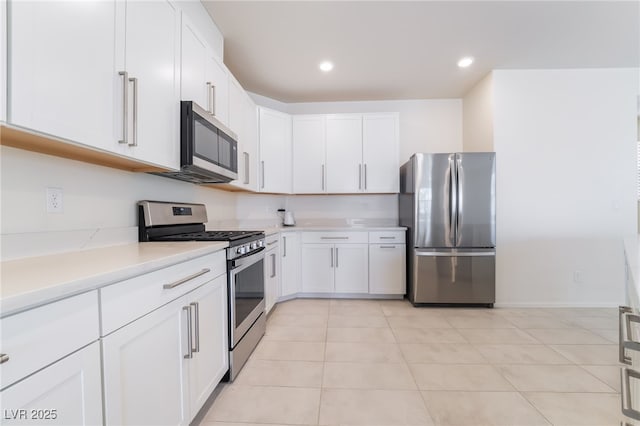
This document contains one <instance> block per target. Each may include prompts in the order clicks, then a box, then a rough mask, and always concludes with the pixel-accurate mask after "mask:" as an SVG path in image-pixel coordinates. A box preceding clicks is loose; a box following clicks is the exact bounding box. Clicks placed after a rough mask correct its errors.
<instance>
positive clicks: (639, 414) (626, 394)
mask: <svg viewBox="0 0 640 426" xmlns="http://www.w3.org/2000/svg"><path fill="white" fill-rule="evenodd" d="M630 377H633V378H634V379H640V373H638V372H637V371H636V370H632V369H631V368H627V367H622V368H620V381H621V383H620V393H621V395H620V396H621V399H622V413H623V414H624V415H625V416H627V417H631V418H632V419H634V420H640V411H638V410H635V409H634V408H633V406H632V403H631V389H630V388H631V386H630V381H631V380H630Z"/></svg>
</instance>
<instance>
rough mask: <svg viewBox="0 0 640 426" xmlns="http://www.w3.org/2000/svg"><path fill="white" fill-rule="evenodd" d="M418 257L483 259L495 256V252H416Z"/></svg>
mask: <svg viewBox="0 0 640 426" xmlns="http://www.w3.org/2000/svg"><path fill="white" fill-rule="evenodd" d="M414 254H415V255H416V256H425V257H436V256H442V257H483V256H495V255H496V252H495V251H482V252H448V253H445V252H436V251H419V250H416V251H415V252H414Z"/></svg>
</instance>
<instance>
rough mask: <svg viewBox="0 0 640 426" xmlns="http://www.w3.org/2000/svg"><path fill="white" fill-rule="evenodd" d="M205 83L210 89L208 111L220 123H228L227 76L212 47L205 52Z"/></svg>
mask: <svg viewBox="0 0 640 426" xmlns="http://www.w3.org/2000/svg"><path fill="white" fill-rule="evenodd" d="M206 83H207V85H208V87H209V90H211V102H213V105H211V104H209V108H208V109H209V111H211V112H212V113H213V115H215V116H216V118H217V119H218V120H220V121H221V122H222V123H224V124H226V125H227V126H228V125H229V76H228V75H227V70H226V69H225V67H224V65H222V61H219V60H218V59H217V58H216V56H215V54H214V53H213V50H212V49H209V50H208V53H207V82H206Z"/></svg>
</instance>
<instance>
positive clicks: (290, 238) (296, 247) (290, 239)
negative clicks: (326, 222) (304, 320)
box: [280, 232, 302, 297]
mask: <svg viewBox="0 0 640 426" xmlns="http://www.w3.org/2000/svg"><path fill="white" fill-rule="evenodd" d="M280 253H282V257H281V261H280V262H281V267H280V283H281V289H282V291H281V293H280V296H281V297H288V296H293V295H295V294H297V293H300V291H301V290H302V287H301V285H300V255H301V253H300V234H299V233H298V232H283V233H282V234H281V235H280Z"/></svg>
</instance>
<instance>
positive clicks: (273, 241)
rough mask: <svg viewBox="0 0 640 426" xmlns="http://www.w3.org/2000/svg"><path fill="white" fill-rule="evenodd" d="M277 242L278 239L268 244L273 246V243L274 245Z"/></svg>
mask: <svg viewBox="0 0 640 426" xmlns="http://www.w3.org/2000/svg"><path fill="white" fill-rule="evenodd" d="M277 242H278V240H275V241H270V242H268V243H267V245H268V246H271V245H273V244H275V243H277Z"/></svg>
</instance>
